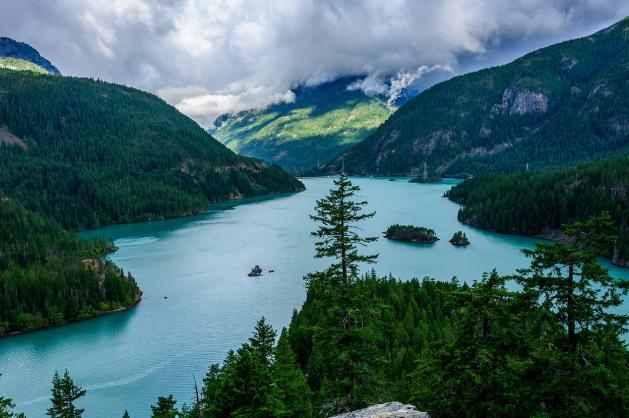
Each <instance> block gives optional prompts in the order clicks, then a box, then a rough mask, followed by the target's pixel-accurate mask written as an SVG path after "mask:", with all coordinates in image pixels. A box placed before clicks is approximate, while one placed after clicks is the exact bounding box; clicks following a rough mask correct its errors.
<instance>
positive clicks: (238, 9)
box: [0, 0, 629, 127]
mask: <svg viewBox="0 0 629 418" xmlns="http://www.w3.org/2000/svg"><path fill="white" fill-rule="evenodd" d="M627 15H629V2H628V1H626V0H50V1H46V0H0V36H9V37H11V38H14V39H17V40H19V41H22V42H26V43H29V44H30V45H32V46H33V47H35V48H36V49H38V50H39V52H40V53H41V54H42V55H43V56H44V57H46V58H47V59H49V60H50V61H51V62H52V63H53V64H54V65H56V66H57V67H58V68H59V69H60V70H61V72H62V73H63V74H64V75H75V76H86V77H92V78H98V79H101V80H106V81H112V82H116V83H121V84H125V85H129V86H133V87H136V88H140V89H143V90H147V91H150V92H153V93H155V94H157V95H159V96H160V97H162V98H163V99H164V100H166V101H167V102H169V103H171V104H172V105H175V106H176V107H177V108H178V109H179V110H180V111H182V112H183V113H185V114H187V115H188V116H190V117H192V118H193V119H195V120H196V121H197V122H199V124H201V125H202V126H204V127H208V126H209V125H210V124H211V123H212V121H213V120H214V119H215V118H216V117H217V116H219V115H221V114H223V113H233V112H238V111H241V110H246V109H250V108H254V107H264V106H266V105H269V104H272V103H277V102H281V101H292V100H294V98H295V95H294V94H293V90H294V88H295V87H296V86H299V85H317V84H320V83H322V82H326V81H331V80H333V79H335V78H338V77H340V76H360V77H361V78H360V79H359V80H358V81H356V82H355V83H353V84H352V85H351V86H349V88H352V89H360V90H363V91H365V92H366V93H368V94H383V95H386V96H387V97H388V98H389V99H390V100H391V102H393V100H394V99H395V97H396V95H399V94H400V93H401V92H402V91H403V90H404V89H405V88H407V87H409V86H412V87H413V88H418V89H421V88H424V87H426V86H428V85H430V84H431V83H434V82H435V81H438V80H442V79H444V78H448V77H451V76H452V75H455V74H460V73H464V72H468V71H471V70H475V69H478V68H483V67H486V66H490V65H497V64H502V63H506V62H509V61H511V60H513V59H515V58H517V57H518V56H519V55H522V54H523V53H525V52H528V51H531V50H534V49H536V48H539V47H543V46H546V45H549V44H552V43H555V42H558V41H561V40H566V39H571V38H575V37H580V36H585V35H587V34H590V33H593V32H595V31H597V30H600V29H602V28H604V27H606V26H609V25H611V24H613V23H614V22H616V21H618V20H620V19H622V18H623V17H625V16H627Z"/></svg>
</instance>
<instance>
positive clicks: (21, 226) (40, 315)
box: [0, 197, 141, 335]
mask: <svg viewBox="0 0 629 418" xmlns="http://www.w3.org/2000/svg"><path fill="white" fill-rule="evenodd" d="M112 249H113V245H112V244H111V243H110V242H106V241H100V240H84V239H80V238H77V237H75V236H74V235H72V234H70V233H68V232H66V231H64V230H63V229H62V228H61V227H60V226H59V225H57V224H56V223H54V222H52V221H50V220H48V219H46V218H44V217H42V216H40V215H38V214H35V213H32V212H30V211H28V210H26V209H24V208H22V207H20V206H19V205H18V204H16V203H15V202H13V201H11V200H10V199H8V198H5V197H0V335H4V334H7V333H11V332H15V331H29V330H33V329H37V328H41V327H46V326H55V325H62V324H65V323H67V322H70V321H76V320H80V319H86V318H90V317H93V316H95V315H98V314H101V313H104V312H108V311H111V310H114V309H118V308H122V307H127V306H130V305H132V304H134V303H136V302H137V301H139V298H140V296H141V292H140V290H139V289H138V286H137V285H136V283H135V280H134V279H133V277H132V276H131V275H130V274H128V275H125V274H124V273H123V272H122V270H120V269H119V268H118V267H116V266H115V265H114V264H113V263H111V262H109V261H103V260H101V257H102V256H103V255H104V254H106V253H107V252H109V251H111V250H112Z"/></svg>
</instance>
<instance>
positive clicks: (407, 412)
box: [331, 402, 430, 418]
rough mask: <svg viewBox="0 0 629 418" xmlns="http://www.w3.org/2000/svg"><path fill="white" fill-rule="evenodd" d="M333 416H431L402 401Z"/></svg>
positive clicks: (408, 417)
mask: <svg viewBox="0 0 629 418" xmlns="http://www.w3.org/2000/svg"><path fill="white" fill-rule="evenodd" d="M331 418H430V417H429V415H428V413H426V412H420V411H418V410H417V409H415V407H414V406H413V405H404V404H403V403H400V402H387V403H382V404H378V405H372V406H370V407H368V408H365V409H359V410H357V411H352V412H348V413H345V414H341V415H335V416H334V417H331Z"/></svg>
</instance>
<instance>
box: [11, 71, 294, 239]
mask: <svg viewBox="0 0 629 418" xmlns="http://www.w3.org/2000/svg"><path fill="white" fill-rule="evenodd" d="M302 189H303V185H302V184H301V183H300V182H299V181H298V180H296V179H294V178H293V177H291V176H289V175H287V174H286V173H284V172H283V171H282V170H281V169H280V168H278V167H273V166H269V165H268V164H266V163H263V162H261V161H257V160H253V159H248V158H242V157H239V156H237V155H235V154H234V153H232V152H231V151H229V150H228V149H226V148H225V147H224V146H223V145H221V144H219V143H218V142H217V141H215V140H214V139H212V138H211V137H210V136H208V134H207V133H206V132H205V131H204V130H203V129H201V128H200V127H199V126H198V125H197V124H196V123H195V122H193V121H192V120H190V119H189V118H187V117H186V116H184V115H182V114H181V113H179V112H178V111H177V110H176V109H175V108H173V107H171V106H169V105H167V104H166V103H165V102H163V101H162V100H161V99H159V98H157V97H155V96H153V95H151V94H149V93H145V92H142V91H139V90H135V89H132V88H127V87H123V86H119V85H114V84H109V83H105V82H101V81H94V80H89V79H81V78H70V77H50V76H46V75H36V74H33V73H30V72H16V71H9V70H0V192H2V193H4V194H6V195H7V196H9V197H12V198H15V199H16V200H17V201H18V202H19V203H21V204H22V205H24V206H25V207H27V208H28V209H31V210H35V211H37V212H39V213H42V214H46V215H48V216H50V217H52V218H53V219H55V220H56V221H57V222H59V223H61V224H62V225H63V226H64V227H66V228H68V229H73V230H76V229H84V228H93V227H97V226H99V225H103V224H109V223H119V222H130V221H139V220H148V219H159V218H165V217H173V216H180V215H186V214H192V213H198V212H201V211H203V210H205V209H206V208H207V206H208V204H209V203H210V202H215V201H219V200H223V199H230V198H237V197H246V196H256V195H262V194H268V193H282V192H294V191H298V190H302Z"/></svg>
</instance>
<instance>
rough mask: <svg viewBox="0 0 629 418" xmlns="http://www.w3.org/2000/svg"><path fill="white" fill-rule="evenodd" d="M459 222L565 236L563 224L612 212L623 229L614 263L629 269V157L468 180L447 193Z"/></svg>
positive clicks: (513, 230) (620, 231) (620, 233)
mask: <svg viewBox="0 0 629 418" xmlns="http://www.w3.org/2000/svg"><path fill="white" fill-rule="evenodd" d="M448 197H449V198H450V199H451V200H454V201H456V202H459V203H461V204H463V205H464V207H463V208H462V209H461V210H460V211H459V220H461V221H462V222H465V223H469V224H472V225H476V226H479V227H481V228H486V229H490V230H493V231H499V232H508V233H511V234H524V235H542V236H544V237H546V238H551V239H552V238H555V239H557V238H562V236H561V235H560V234H559V235H558V230H559V229H560V227H561V226H562V225H564V224H569V223H572V222H575V221H583V220H586V219H588V218H589V217H591V216H594V215H596V214H598V213H600V212H601V211H609V212H610V214H611V215H612V216H613V218H614V220H615V221H616V226H617V227H618V233H617V237H616V247H615V252H614V254H610V256H613V259H614V263H615V264H618V265H621V266H624V267H629V157H623V158H618V159H614V160H609V161H600V162H596V163H590V164H586V165H582V166H577V167H572V168H566V169H562V170H557V171H541V172H519V173H511V174H507V175H502V176H483V177H477V178H473V179H469V180H466V181H464V182H463V183H460V184H458V185H457V186H455V187H453V188H452V189H451V190H450V191H449V192H448Z"/></svg>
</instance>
